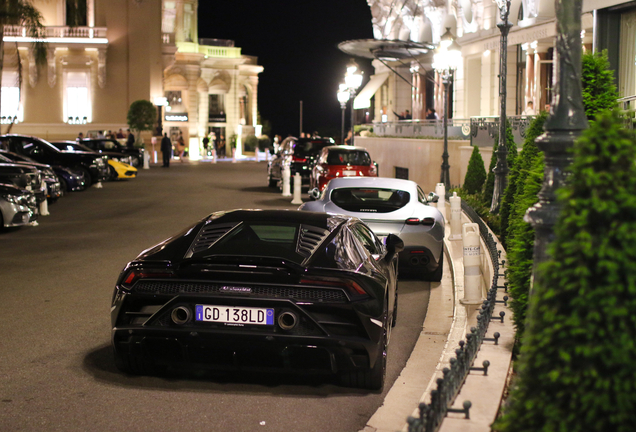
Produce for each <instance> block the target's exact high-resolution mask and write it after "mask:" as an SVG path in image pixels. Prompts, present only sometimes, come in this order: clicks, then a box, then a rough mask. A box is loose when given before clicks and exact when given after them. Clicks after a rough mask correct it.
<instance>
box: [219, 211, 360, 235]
mask: <svg viewBox="0 0 636 432" xmlns="http://www.w3.org/2000/svg"><path fill="white" fill-rule="evenodd" d="M351 219H355V218H354V217H349V216H342V215H332V214H327V213H322V212H300V211H298V210H253V209H240V210H231V211H220V212H216V213H212V214H211V215H210V216H209V217H208V220H210V221H214V222H213V223H227V222H262V223H271V222H282V223H292V224H307V225H312V226H316V227H319V228H324V229H327V230H329V231H333V230H334V229H335V228H336V227H337V226H339V225H341V224H342V223H343V222H347V221H349V220H351Z"/></svg>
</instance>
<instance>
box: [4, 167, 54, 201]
mask: <svg viewBox="0 0 636 432" xmlns="http://www.w3.org/2000/svg"><path fill="white" fill-rule="evenodd" d="M0 183H3V184H12V185H14V186H15V187H18V188H20V189H26V190H28V191H30V192H33V194H34V195H35V197H36V199H37V202H38V203H41V202H42V201H44V200H45V199H46V183H44V181H42V176H40V172H39V171H38V169H37V168H35V167H33V166H29V165H20V164H16V163H0Z"/></svg>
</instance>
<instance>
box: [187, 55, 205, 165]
mask: <svg viewBox="0 0 636 432" xmlns="http://www.w3.org/2000/svg"><path fill="white" fill-rule="evenodd" d="M185 75H186V79H187V80H188V124H187V126H188V136H187V137H184V138H185V139H186V143H187V145H188V147H189V151H190V157H191V158H194V159H196V158H198V157H199V145H198V139H199V92H198V91H197V83H198V81H199V76H200V75H201V67H200V66H199V65H198V64H188V65H186V66H185ZM195 143H196V145H195Z"/></svg>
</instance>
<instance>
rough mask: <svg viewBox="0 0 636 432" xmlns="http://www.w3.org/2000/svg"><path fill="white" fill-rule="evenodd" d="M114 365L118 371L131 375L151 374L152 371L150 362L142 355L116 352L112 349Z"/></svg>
mask: <svg viewBox="0 0 636 432" xmlns="http://www.w3.org/2000/svg"><path fill="white" fill-rule="evenodd" d="M113 355H114V356H115V366H117V369H119V370H120V371H122V372H124V373H127V374H131V375H151V374H152V373H153V372H154V368H153V367H152V364H151V363H150V362H148V361H147V360H144V358H143V357H139V356H134V355H130V354H118V353H117V352H116V351H114V350H113Z"/></svg>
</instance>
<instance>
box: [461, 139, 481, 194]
mask: <svg viewBox="0 0 636 432" xmlns="http://www.w3.org/2000/svg"><path fill="white" fill-rule="evenodd" d="M486 177H487V175H486V168H484V160H483V159H482V157H481V153H480V152H479V147H477V146H474V147H473V153H472V154H471V155H470V160H469V161H468V168H467V169H466V177H465V178H464V186H463V188H464V191H465V192H466V193H468V194H471V195H474V194H477V193H480V192H481V189H482V188H483V187H484V183H485V182H486Z"/></svg>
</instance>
